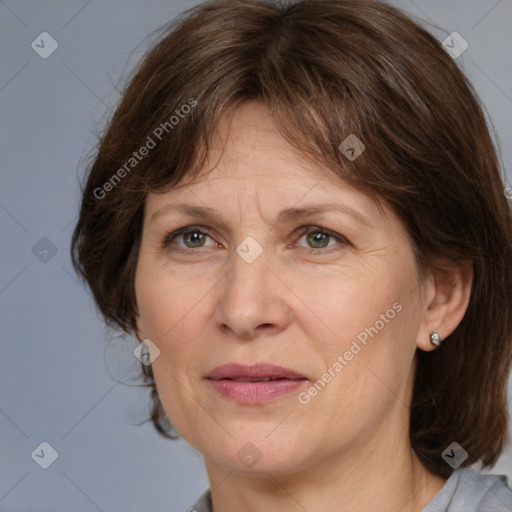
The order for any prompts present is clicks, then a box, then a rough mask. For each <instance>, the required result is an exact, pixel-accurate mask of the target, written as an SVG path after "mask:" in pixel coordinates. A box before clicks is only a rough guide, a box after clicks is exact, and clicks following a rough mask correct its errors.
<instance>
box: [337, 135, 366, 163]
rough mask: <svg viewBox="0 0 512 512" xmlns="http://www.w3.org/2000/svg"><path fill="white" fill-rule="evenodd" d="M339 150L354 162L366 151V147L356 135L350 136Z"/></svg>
mask: <svg viewBox="0 0 512 512" xmlns="http://www.w3.org/2000/svg"><path fill="white" fill-rule="evenodd" d="M338 149H339V150H340V151H341V152H342V153H343V154H344V155H345V156H346V157H347V158H348V159H349V160H350V161H351V162H353V161H354V160H355V159H356V158H357V157H358V156H360V155H361V153H362V152H363V151H364V150H365V149H366V146H365V145H364V144H363V142H362V141H361V140H359V139H358V138H357V137H356V136H355V135H354V134H352V133H351V134H350V135H349V136H348V137H347V138H346V139H345V140H344V141H343V142H342V143H341V144H340V145H339V146H338Z"/></svg>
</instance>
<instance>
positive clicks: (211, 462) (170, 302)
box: [135, 102, 472, 512]
mask: <svg viewBox="0 0 512 512" xmlns="http://www.w3.org/2000/svg"><path fill="white" fill-rule="evenodd" d="M222 150H223V151H222ZM209 157H210V160H209V162H207V164H205V166H204V169H203V170H202V173H201V175H200V176H199V177H198V178H197V179H195V180H194V182H193V183H190V184H182V185H180V186H178V187H175V188H174V189H172V190H169V191H167V192H165V193H162V194H149V195H148V196H147V201H146V209H145V216H144V224H143V235H142V243H141V249H140V255H139V260H138V267H137V273H136V283H135V287H136V297H137V304H138V308H139V316H138V318H137V336H138V337H139V339H140V340H144V339H147V338H149V339H150V340H151V341H152V342H153V343H154V344H155V345H156V346H157V347H158V348H159V350H160V355H159V356H158V357H157V358H156V359H155V360H154V362H153V371H154V375H155V380H156V384H157V388H158V390H159V394H160V397H161V400H162V403H163V406H164V408H165V410H166V412H167V414H168V416H169V418H170V419H171V421H172V423H173V424H174V426H175V427H176V428H177V430H178V431H179V432H180V433H181V435H182V436H183V437H184V438H185V439H186V440H187V441H188V442H189V443H190V444H191V445H193V446H194V447H195V448H197V449H198V450H199V451H200V452H201V453H202V454H203V456H204V460H205V464H206V469H207V472H208V477H209V480H210V487H211V489H212V490H213V492H212V496H213V498H212V499H213V508H214V510H215V512H225V511H234V510H247V511H267V510H284V511H295V510H297V511H299V510H301V511H303V510H307V511H309V512H314V511H315V512H316V511H322V512H330V511H336V512H348V511H350V512H362V511H365V512H366V511H368V510H377V509H378V510H380V511H381V512H387V511H390V512H391V511H393V512H397V511H398V510H400V511H401V512H408V511H418V512H419V511H421V509H422V508H423V507H424V506H425V505H426V504H427V503H428V502H429V501H430V500H431V499H432V498H433V497H434V496H435V494H437V492H439V490H440V489H441V488H442V486H443V485H444V483H445V481H446V480H445V479H443V478H440V477H437V476H436V475H434V474H432V473H430V472H429V471H428V470H427V469H426V468H425V467H424V466H423V465H422V464H421V463H420V461H419V459H418V458H417V457H416V455H415V453H414V451H413V450H412V448H411V446H410V442H409V435H408V421H409V413H410V411H409V403H410V399H411V392H412V383H413V376H414V370H415V353H416V351H417V350H418V349H419V350H425V351H430V350H434V349H435V348H436V347H435V346H433V345H432V344H431V343H430V338H429V334H430V332H431V331H433V330H435V331H437V332H439V333H440V335H441V337H442V338H446V337H447V336H448V335H449V334H451V332H453V330H454V329H455V328H456V326H457V325H458V324H459V322H460V321H461V319H462V317H463V315H464V313H465V311H466V308H467V305H468V301H469V295H470V287H471V280H472V271H471V269H470V268H469V269H468V268H466V267H451V268H448V269H447V270H445V271H443V272H440V271H439V272H438V271H436V272H435V273H434V272H432V273H431V274H430V275H429V276H428V277H427V278H426V279H425V280H424V281H420V278H419V275H418V271H417V268H416V265H415V261H414V256H413V252H412V249H411V245H410V242H409V240H408V237H407V234H406V231H405V228H404V227H403V225H402V224H401V222H400V221H399V220H398V218H397V217H396V216H395V215H394V214H393V213H392V212H391V211H390V210H387V209H385V210H384V211H383V212H381V211H379V209H378V208H377V206H376V205H375V204H374V203H373V202H372V201H371V200H370V199H369V198H368V196H366V195H365V194H363V193H362V192H360V191H357V190H355V189H353V188H351V187H349V186H348V184H347V183H346V182H345V181H343V180H342V179H341V178H339V177H337V176H335V175H334V174H333V173H332V172H327V170H326V169H325V168H324V167H322V166H321V165H319V164H315V163H312V162H310V161H307V160H305V159H304V158H303V157H301V156H300V155H299V154H297V152H295V151H294V150H293V149H292V147H291V146H290V145H289V144H288V143H287V142H286V141H285V139H283V138H282V136H281V135H280V134H279V132H278V131H277V129H276V127H275V126H274V124H273V122H272V120H271V118H270V116H269V114H268V112H267V110H266V109H265V108H264V107H263V106H262V105H260V104H259V103H255V102H250V103H246V104H244V105H243V106H242V107H240V108H239V109H238V110H237V111H236V112H235V114H234V116H233V117H232V119H231V124H230V122H229V120H228V119H227V118H223V119H222V121H221V123H220V124H219V126H218V130H217V134H216V143H215V145H214V148H213V149H212V151H211V152H210V155H209ZM176 203H187V204H191V205H196V206H208V207H210V208H213V209H215V210H216V211H217V212H218V214H219V215H220V217H221V219H222V222H217V221H215V220H206V219H205V218H202V217H190V216H188V215H185V214H183V213H178V212H175V211H172V210H171V209H168V210H162V211H161V212H160V213H159V214H156V215H155V213H156V212H158V210H161V209H162V207H164V206H165V205H167V204H176ZM320 203H337V204H343V205H346V206H349V207H350V208H352V209H354V210H356V211H357V212H359V213H360V214H361V215H364V216H365V217H366V218H367V219H368V221H369V222H370V223H371V225H372V227H369V226H365V225H363V224H361V223H358V222H357V221H356V220H355V219H354V218H353V217H351V216H350V215H346V214H343V213H338V212H328V213H324V214H311V215H308V216H307V217H304V218H300V219H295V220H290V221H287V222H283V223H280V224H276V219H277V215H278V213H279V212H280V211H281V210H282V209H285V208H291V207H305V206H311V205H317V204H320ZM186 226H201V227H205V228H209V229H210V230H211V232H210V233H209V234H208V235H205V236H204V237H203V238H201V235H195V237H196V238H194V234H193V233H194V232H197V231H195V230H194V228H192V230H191V231H192V233H189V234H188V235H185V236H183V235H180V236H178V237H176V238H174V239H173V240H171V241H169V237H168V242H169V243H168V245H167V247H165V244H164V240H165V239H166V236H167V235H168V234H169V233H171V232H173V231H175V230H177V229H179V228H182V227H186ZM304 226H311V228H310V230H311V232H312V233H311V234H310V235H307V234H301V233H300V231H299V228H301V227H304ZM322 229H325V230H329V232H332V233H334V236H330V237H329V236H327V235H324V236H323V237H322V232H321V230H322ZM319 230H320V233H318V231H319ZM315 235H316V237H315ZM338 235H339V236H340V238H336V236H338ZM248 236H250V237H253V238H254V239H255V240H256V241H257V243H258V244H259V246H260V247H261V249H262V250H263V252H262V253H261V254H260V255H259V256H258V257H257V258H256V260H255V261H253V262H252V263H248V262H247V261H245V260H244V259H243V258H242V257H241V256H239V254H238V253H237V252H236V248H237V246H238V245H239V244H241V242H242V241H244V239H245V238H246V237H248ZM343 237H345V239H346V240H345V239H343ZM171 249H175V250H174V251H173V250H171ZM178 249H182V251H181V252H180V251H179V250H178ZM395 303H399V304H400V305H401V306H402V309H401V311H400V312H398V313H397V314H396V315H395V316H394V318H393V319H392V320H389V321H388V322H387V323H385V326H384V327H383V328H382V329H380V330H379V332H378V334H377V335H375V336H374V337H373V338H371V337H369V338H368V343H367V345H366V346H364V345H362V349H361V351H360V352H358V353H357V355H354V357H353V358H352V360H350V361H348V362H347V365H346V366H344V367H343V369H342V371H340V372H338V373H337V374H336V376H335V378H332V380H331V381H330V382H329V383H328V384H327V385H326V386H325V387H324V388H323V389H322V390H321V391H320V392H318V394H317V395H316V396H314V397H312V398H311V400H310V401H309V403H307V404H302V403H300V402H299V400H298V396H297V393H296V392H294V393H291V394H289V395H285V396H284V397H280V398H277V399H275V400H273V401H270V402H266V403H263V404H257V405H254V404H253V405H248V404H239V403H236V402H234V401H231V400H229V399H226V398H224V397H222V396H220V395H219V394H217V392H216V391H215V390H214V389H213V387H212V386H211V384H210V383H209V382H208V381H207V380H205V379H204V377H205V375H206V374H207V373H208V372H209V371H211V370H212V369H213V368H215V367H217V366H219V365H222V364H226V363H231V362H238V363H242V364H250V363H253V362H271V363H273V364H277V365H280V366H284V367H287V368H290V369H293V370H295V371H297V372H299V373H302V374H303V375H305V376H306V377H307V378H308V379H309V381H310V382H306V383H305V384H304V386H303V387H302V388H301V391H304V390H306V391H307V389H308V388H310V387H311V385H312V384H313V383H314V382H316V381H317V380H318V379H321V378H322V375H323V374H324V373H325V372H326V371H327V370H328V369H329V368H331V367H332V366H333V363H334V362H335V361H336V360H337V358H338V356H340V355H341V356H343V354H344V353H345V352H346V351H347V350H349V349H350V346H351V343H352V341H353V340H354V339H356V337H357V335H358V334H360V333H361V332H363V331H364V330H365V328H368V327H370V326H374V325H375V324H376V321H377V320H379V318H381V317H380V315H381V314H385V313H386V311H387V310H389V309H390V308H392V305H393V304H395ZM359 345H361V344H359ZM249 442H250V443H252V445H254V447H255V450H254V448H253V450H254V451H255V453H256V450H257V453H258V454H259V455H261V458H260V459H259V460H258V462H257V463H256V464H254V465H252V466H251V467H248V466H247V465H246V464H245V463H244V462H243V461H242V460H241V459H240V458H239V457H238V456H237V454H238V452H239V451H240V450H241V449H242V448H243V447H244V446H245V445H246V444H247V443H249ZM443 449H444V447H443ZM440 451H442V450H440Z"/></svg>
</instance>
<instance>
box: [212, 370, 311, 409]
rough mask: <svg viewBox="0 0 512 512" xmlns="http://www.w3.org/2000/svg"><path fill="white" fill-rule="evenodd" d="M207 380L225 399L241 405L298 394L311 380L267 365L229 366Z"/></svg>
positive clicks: (293, 372)
mask: <svg viewBox="0 0 512 512" xmlns="http://www.w3.org/2000/svg"><path fill="white" fill-rule="evenodd" d="M205 378H206V379H207V380H208V381H209V382H210V383H211V384H212V386H213V387H214V389H215V390H216V391H217V392H218V393H220V394H221V395H222V396H224V397H226V398H229V399H231V400H234V401H236V402H238V403H242V404H257V403H260V402H268V401H269V400H273V399H274V398H277V397H279V396H282V395H285V394H288V393H291V392H293V391H296V390H297V389H298V388H300V387H301V386H302V385H304V383H305V382H306V381H307V380H308V379H307V378H306V377H304V375H301V374H299V373H297V372H295V371H293V370H289V369H287V368H283V367H281V366H276V365H273V364H268V363H259V364H254V365H250V366H244V365H241V364H236V363H233V364H226V365H223V366H218V367H217V368H215V369H214V370H212V371H211V372H210V373H208V374H207V375H206V377H205Z"/></svg>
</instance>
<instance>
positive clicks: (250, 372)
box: [206, 363, 306, 382]
mask: <svg viewBox="0 0 512 512" xmlns="http://www.w3.org/2000/svg"><path fill="white" fill-rule="evenodd" d="M206 378H207V379H210V380H222V379H229V380H234V381H238V382H268V381H271V380H281V379H288V380H303V379H305V378H306V377H305V376H304V375H301V374H300V373H298V372H295V371H293V370H290V369H288V368H283V367H282V366H276V365H273V364H268V363H258V364H253V365H250V366H245V365H241V364H236V363H232V364H226V365H223V366H218V367H217V368H215V369H214V370H212V371H211V372H210V373H208V374H207V375H206Z"/></svg>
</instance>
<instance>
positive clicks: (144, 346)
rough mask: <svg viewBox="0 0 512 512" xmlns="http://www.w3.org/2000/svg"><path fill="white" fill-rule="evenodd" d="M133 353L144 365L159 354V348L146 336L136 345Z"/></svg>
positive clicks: (150, 362) (151, 361)
mask: <svg viewBox="0 0 512 512" xmlns="http://www.w3.org/2000/svg"><path fill="white" fill-rule="evenodd" d="M133 353H134V355H135V357H136V358H137V359H138V360H139V361H140V362H141V363H142V364H143V365H144V366H149V365H150V364H153V363H154V362H155V360H156V359H157V357H158V356H159V355H160V349H159V348H158V347H157V346H156V345H155V344H154V343H153V342H152V341H151V340H150V339H149V338H147V339H145V340H144V341H142V342H140V343H139V344H138V345H137V347H136V348H135V350H134V351H133Z"/></svg>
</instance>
